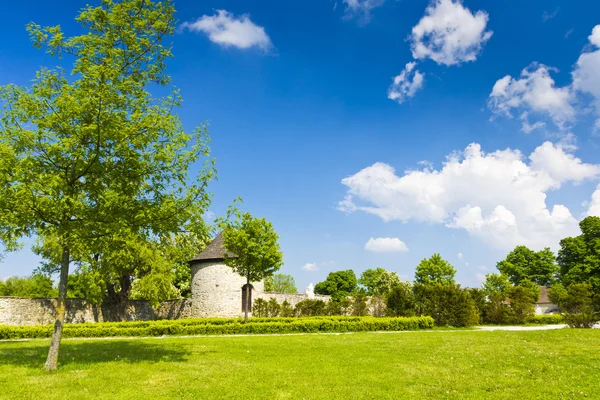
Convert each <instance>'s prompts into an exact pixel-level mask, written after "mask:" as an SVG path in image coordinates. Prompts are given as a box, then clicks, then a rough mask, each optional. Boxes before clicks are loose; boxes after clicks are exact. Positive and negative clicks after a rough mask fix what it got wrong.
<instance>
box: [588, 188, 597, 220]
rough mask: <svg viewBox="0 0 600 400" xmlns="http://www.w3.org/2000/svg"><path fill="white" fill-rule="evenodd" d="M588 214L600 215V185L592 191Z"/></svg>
mask: <svg viewBox="0 0 600 400" xmlns="http://www.w3.org/2000/svg"><path fill="white" fill-rule="evenodd" d="M586 216H595V217H600V185H598V187H596V190H595V191H594V193H592V201H591V202H589V203H588V210H587V213H586Z"/></svg>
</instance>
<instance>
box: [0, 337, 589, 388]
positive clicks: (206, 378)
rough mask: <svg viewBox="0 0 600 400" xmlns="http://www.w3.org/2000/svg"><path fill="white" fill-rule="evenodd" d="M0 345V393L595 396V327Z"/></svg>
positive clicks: (46, 342) (10, 343)
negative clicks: (53, 364) (54, 362)
mask: <svg viewBox="0 0 600 400" xmlns="http://www.w3.org/2000/svg"><path fill="white" fill-rule="evenodd" d="M47 345H48V341H47V340H32V341H23V342H18V341H14V342H0V398H1V399H61V400H63V399H96V398H98V399H170V398H173V399H221V398H227V399H400V398H406V399H420V398H430V399H433V398H435V399H438V398H451V399H490V398H491V399H550V398H565V397H567V398H573V397H574V398H584V397H587V398H599V397H600V356H599V354H600V330H575V329H561V330H555V331H520V332H500V331H497V332H477V331H460V330H458V331H451V332H440V331H430V332H425V331H421V332H404V333H354V334H339V335H333V334H316V335H284V336H229V337H193V338H162V339H161V338H150V339H112V340H106V339H105V340H96V339H93V340H78V339H77V340H75V339H73V340H65V341H64V342H63V345H62V350H61V358H60V368H59V370H58V371H56V372H55V373H46V372H44V371H43V369H42V367H43V364H44V358H45V354H46V350H47Z"/></svg>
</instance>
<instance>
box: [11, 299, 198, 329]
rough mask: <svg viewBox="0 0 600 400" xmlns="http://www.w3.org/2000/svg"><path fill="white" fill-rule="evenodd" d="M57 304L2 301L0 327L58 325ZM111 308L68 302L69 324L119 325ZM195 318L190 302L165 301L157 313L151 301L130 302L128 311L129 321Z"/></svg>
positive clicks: (126, 310) (43, 300)
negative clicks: (55, 321)
mask: <svg viewBox="0 0 600 400" xmlns="http://www.w3.org/2000/svg"><path fill="white" fill-rule="evenodd" d="M55 311H56V300H51V299H26V298H19V297H0V325H49V324H52V323H54V315H55ZM116 315H117V310H116V308H115V307H114V306H113V305H111V304H103V305H101V306H98V305H95V304H91V303H88V302H86V301H85V300H76V299H69V300H67V314H66V316H65V320H66V322H67V323H72V324H75V323H83V322H109V321H116V320H117V318H116ZM190 317H192V302H191V300H190V299H181V300H171V301H165V302H163V303H161V304H160V306H159V307H158V308H157V309H156V310H155V309H153V308H152V307H151V306H150V304H149V303H148V302H147V301H130V302H128V303H127V305H126V308H125V319H126V320H127V321H147V320H155V319H180V318H190Z"/></svg>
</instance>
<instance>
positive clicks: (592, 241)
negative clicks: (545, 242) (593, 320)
mask: <svg viewBox="0 0 600 400" xmlns="http://www.w3.org/2000/svg"><path fill="white" fill-rule="evenodd" d="M579 227H580V228H581V235H579V236H576V237H569V238H565V239H563V240H561V241H560V250H559V251H558V257H557V261H558V265H559V266H560V280H561V282H562V283H563V284H565V285H570V284H573V283H583V284H589V285H591V287H592V290H593V291H594V292H595V293H600V217H587V218H585V219H583V220H582V221H581V222H580V223H579Z"/></svg>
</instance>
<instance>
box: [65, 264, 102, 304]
mask: <svg viewBox="0 0 600 400" xmlns="http://www.w3.org/2000/svg"><path fill="white" fill-rule="evenodd" d="M67 288H68V290H67V297H69V298H71V299H85V300H87V301H89V302H90V303H92V304H100V303H102V301H103V300H104V299H105V298H106V283H105V282H104V280H103V278H102V276H101V275H100V272H99V271H97V270H87V269H86V268H85V267H80V268H78V270H77V271H75V272H74V273H72V274H70V275H69V281H68V284H67Z"/></svg>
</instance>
